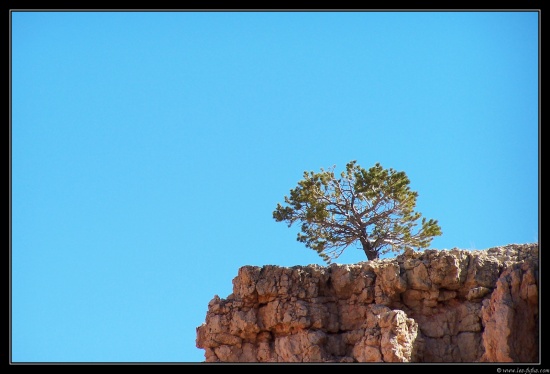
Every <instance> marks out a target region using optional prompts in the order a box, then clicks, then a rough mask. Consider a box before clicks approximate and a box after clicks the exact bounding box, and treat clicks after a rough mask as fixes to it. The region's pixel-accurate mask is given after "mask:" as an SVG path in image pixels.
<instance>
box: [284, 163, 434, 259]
mask: <svg viewBox="0 0 550 374" xmlns="http://www.w3.org/2000/svg"><path fill="white" fill-rule="evenodd" d="M409 183H410V181H409V179H408V178H407V176H406V174H405V173H404V172H402V171H400V172H397V171H395V170H393V169H391V168H390V169H384V168H382V166H381V165H380V164H379V163H377V164H376V165H374V166H373V167H371V168H370V169H369V170H365V169H363V168H361V167H360V166H359V165H356V161H351V162H349V163H348V164H347V165H346V170H345V171H344V172H342V173H341V174H340V175H339V176H338V177H337V176H336V175H335V174H334V167H332V168H329V169H328V170H324V169H322V168H321V172H320V173H315V172H313V171H310V172H307V171H306V172H304V179H303V180H301V181H299V182H298V186H297V187H296V188H294V189H292V190H290V195H289V196H285V198H284V200H285V204H286V206H283V205H281V204H280V203H278V204H277V208H276V209H275V211H274V212H273V218H274V219H275V220H276V221H277V222H282V221H285V222H286V223H287V224H288V226H289V227H290V226H292V224H294V223H295V222H300V223H301V233H299V234H298V237H297V240H298V241H299V242H302V243H304V244H305V245H306V247H308V248H311V249H313V250H315V251H316V252H317V253H318V254H319V256H321V257H322V258H323V260H325V261H326V262H327V263H330V262H331V260H332V259H335V258H338V257H339V256H340V255H341V254H342V253H343V251H344V250H345V249H346V248H347V247H348V246H350V245H351V244H353V243H357V242H359V243H360V244H361V246H362V248H363V250H364V252H365V254H366V256H367V258H368V259H369V260H373V259H376V258H378V257H379V255H380V254H384V253H387V252H389V251H394V252H399V251H402V250H404V249H405V248H406V247H417V248H427V247H428V246H429V245H430V243H431V241H432V238H433V237H434V236H438V235H441V234H442V232H441V228H440V227H439V225H438V224H437V221H436V220H433V219H430V220H426V218H422V219H421V221H420V227H419V228H418V230H416V231H414V229H415V228H416V227H417V226H418V225H419V223H418V220H420V218H421V217H422V215H421V214H420V213H419V212H415V211H414V208H415V206H416V198H417V197H418V193H417V192H414V191H411V189H410V188H409Z"/></svg>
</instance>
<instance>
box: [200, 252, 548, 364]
mask: <svg viewBox="0 0 550 374" xmlns="http://www.w3.org/2000/svg"><path fill="white" fill-rule="evenodd" d="M538 266H539V262H538V244H522V245H517V244H511V245H507V246H504V247H496V248H490V249H487V250H482V251H481V250H479V251H468V250H459V249H452V250H426V251H423V252H408V253H406V254H402V255H400V256H397V257H395V258H391V259H381V260H376V261H370V262H362V263H358V264H354V265H339V264H332V265H329V266H326V267H323V266H318V265H309V266H294V267H290V268H286V267H279V266H272V265H267V266H263V267H257V266H243V267H241V268H240V269H239V272H238V275H237V276H236V277H235V278H234V280H233V293H232V294H231V295H229V296H228V297H227V298H226V299H220V298H219V297H218V296H215V297H214V298H213V299H212V301H210V303H209V304H208V312H207V314H206V322H205V323H203V324H202V325H201V326H199V327H197V340H196V345H197V347H198V348H202V349H204V350H205V361H206V362H539V313H538V311H539V292H538Z"/></svg>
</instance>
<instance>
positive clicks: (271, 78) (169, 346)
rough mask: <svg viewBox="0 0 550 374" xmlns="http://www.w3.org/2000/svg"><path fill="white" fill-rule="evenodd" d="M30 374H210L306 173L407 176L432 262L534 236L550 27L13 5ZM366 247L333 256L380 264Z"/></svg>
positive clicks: (530, 18) (534, 22)
mask: <svg viewBox="0 0 550 374" xmlns="http://www.w3.org/2000/svg"><path fill="white" fill-rule="evenodd" d="M11 17H12V25H11V32H12V36H11V37H12V39H11V41H12V55H11V57H12V59H11V62H12V91H11V93H12V122H11V126H12V154H11V156H12V160H11V162H12V181H11V187H12V216H11V218H12V222H11V224H12V227H11V230H12V231H11V233H12V248H11V256H12V257H11V266H12V268H11V270H12V274H11V281H12V285H11V286H12V295H11V296H12V299H11V301H12V306H11V307H12V309H11V312H12V316H11V318H12V321H11V322H12V323H11V327H12V336H11V349H12V352H11V353H12V357H11V360H12V361H13V362H52V361H53V362H119V361H124V362H143V361H147V362H199V361H203V360H204V350H202V349H198V348H196V347H195V338H196V331H195V328H196V327H197V326H199V325H200V324H201V323H203V322H204V320H205V316H206V311H207V307H208V302H209V301H210V300H211V299H212V298H213V297H214V295H219V296H220V297H222V298H225V297H227V296H228V295H229V294H230V293H231V292H232V283H231V281H232V279H233V278H234V277H235V276H236V275H237V271H238V269H239V267H241V266H244V265H258V266H262V265H268V264H272V265H280V266H294V265H307V264H321V265H323V262H322V260H321V258H320V257H319V256H318V255H317V254H316V253H315V252H314V251H312V250H310V249H307V248H306V247H305V246H304V245H303V244H301V243H299V242H297V241H296V233H297V232H298V228H295V227H292V228H290V229H289V228H288V227H287V226H286V224H284V223H277V222H275V221H274V220H273V218H272V212H273V210H274V209H275V207H276V205H277V203H278V202H283V198H284V195H287V194H288V192H289V190H290V189H291V188H294V187H295V186H296V184H297V182H298V181H299V180H300V179H301V178H302V174H303V171H304V170H313V171H319V169H320V168H321V167H323V168H327V167H330V166H332V165H336V169H337V171H338V172H339V171H341V170H342V168H343V167H344V166H345V164H346V163H347V162H348V161H350V160H357V162H358V164H359V165H361V166H363V167H365V168H369V167H371V166H373V165H374V164H375V163H376V162H380V163H381V164H382V166H383V167H385V168H390V167H391V168H394V169H396V170H398V171H404V172H405V173H406V174H407V176H408V177H409V179H410V181H411V184H410V187H411V189H413V190H415V191H417V192H418V193H419V198H418V201H417V210H418V211H420V212H421V213H422V214H423V216H424V217H427V218H433V219H437V220H438V221H439V224H440V225H441V228H442V230H443V235H442V236H440V237H437V238H435V239H434V240H433V241H432V245H431V248H435V249H451V248H454V247H458V248H462V249H486V248H490V247H495V246H499V245H506V244H511V243H532V242H536V241H538V234H539V214H540V212H539V209H540V207H539V193H540V192H539V142H540V139H539V135H540V133H539V123H538V110H539V108H538V78H539V77H538V59H539V49H538V47H539V46H538V43H539V41H538V18H539V14H538V13H537V12H427V13H423V12H385V13H382V12H202V13H199V12H13V13H12V14H11ZM365 260H366V257H365V255H364V253H363V252H362V251H361V250H359V249H355V248H349V249H348V250H347V251H346V252H344V254H343V255H342V256H341V257H340V258H339V259H338V260H337V261H336V262H338V263H356V262H359V261H365Z"/></svg>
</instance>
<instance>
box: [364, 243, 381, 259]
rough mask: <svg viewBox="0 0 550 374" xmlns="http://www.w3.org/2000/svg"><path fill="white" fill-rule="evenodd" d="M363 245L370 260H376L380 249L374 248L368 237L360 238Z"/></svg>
mask: <svg viewBox="0 0 550 374" xmlns="http://www.w3.org/2000/svg"><path fill="white" fill-rule="evenodd" d="M360 240H361V245H362V246H363V251H364V252H365V254H366V255H367V259H368V260H369V261H372V260H376V259H377V258H378V251H376V250H374V249H372V247H371V245H370V243H369V241H368V240H366V239H360Z"/></svg>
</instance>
